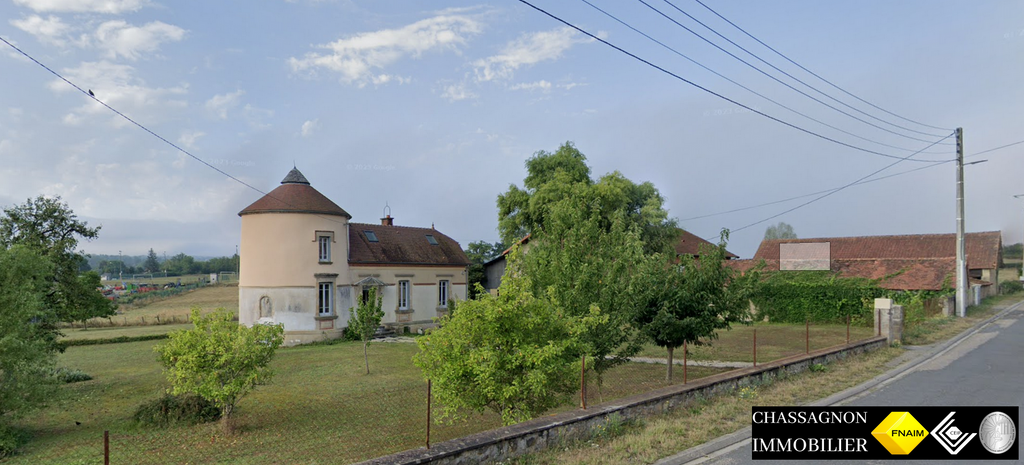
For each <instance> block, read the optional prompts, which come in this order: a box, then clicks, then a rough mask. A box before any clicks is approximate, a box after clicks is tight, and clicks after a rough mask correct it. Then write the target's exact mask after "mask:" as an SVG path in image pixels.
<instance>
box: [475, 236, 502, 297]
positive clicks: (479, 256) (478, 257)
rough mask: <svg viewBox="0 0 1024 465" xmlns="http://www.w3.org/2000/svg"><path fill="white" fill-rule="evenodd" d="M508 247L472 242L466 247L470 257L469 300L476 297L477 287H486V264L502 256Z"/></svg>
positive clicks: (496, 243) (498, 244)
mask: <svg viewBox="0 0 1024 465" xmlns="http://www.w3.org/2000/svg"><path fill="white" fill-rule="evenodd" d="M507 248H508V246H506V245H505V243H504V242H501V241H499V242H495V243H493V244H492V243H490V242H486V241H476V242H470V243H469V246H468V247H466V256H467V257H469V263H470V265H469V272H468V274H467V275H468V277H469V281H468V283H467V285H468V289H469V298H470V299H472V298H474V297H476V285H477V284H480V285H481V286H482V285H484V283H485V281H486V280H487V274H486V273H485V271H484V263H487V262H489V261H491V260H492V259H494V258H497V257H498V256H499V255H501V253H502V252H504V251H505V249H507Z"/></svg>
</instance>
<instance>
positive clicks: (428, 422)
mask: <svg viewBox="0 0 1024 465" xmlns="http://www.w3.org/2000/svg"><path fill="white" fill-rule="evenodd" d="M427 449H430V380H429V379H428V380H427Z"/></svg>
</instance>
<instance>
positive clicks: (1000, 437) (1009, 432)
mask: <svg viewBox="0 0 1024 465" xmlns="http://www.w3.org/2000/svg"><path fill="white" fill-rule="evenodd" d="M978 436H980V437H981V445H983V446H985V450H987V451H989V452H991V453H993V454H1002V453H1003V452H1006V451H1008V450H1010V446H1012V445H1013V442H1014V440H1015V439H1017V428H1016V427H1015V426H1013V419H1012V418H1010V416H1009V415H1007V414H1005V413H1003V412H992V413H990V414H988V415H985V419H984V420H981V431H980V432H979V434H978Z"/></svg>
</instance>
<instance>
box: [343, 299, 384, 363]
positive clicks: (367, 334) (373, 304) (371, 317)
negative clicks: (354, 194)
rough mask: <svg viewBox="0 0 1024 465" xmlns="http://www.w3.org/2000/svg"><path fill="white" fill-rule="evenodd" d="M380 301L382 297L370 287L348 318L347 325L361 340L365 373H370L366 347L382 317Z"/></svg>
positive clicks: (382, 311)
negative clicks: (367, 293)
mask: <svg viewBox="0 0 1024 465" xmlns="http://www.w3.org/2000/svg"><path fill="white" fill-rule="evenodd" d="M382 302H383V297H382V296H378V295H377V289H376V288H370V293H369V295H367V296H366V298H364V299H360V300H359V306H357V307H356V308H355V309H354V310H353V311H352V314H351V315H350V316H349V320H348V326H349V327H350V328H352V330H353V331H355V332H356V334H358V335H359V339H360V340H362V341H363V362H364V363H365V364H366V374H370V358H369V356H368V355H367V354H366V347H367V346H368V345H370V339H373V335H374V334H375V333H376V332H377V327H379V326H380V320H381V319H383V318H384V310H382V309H381V306H382Z"/></svg>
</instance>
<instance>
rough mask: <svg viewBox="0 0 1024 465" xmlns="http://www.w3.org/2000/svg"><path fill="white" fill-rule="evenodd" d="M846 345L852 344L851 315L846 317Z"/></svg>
mask: <svg viewBox="0 0 1024 465" xmlns="http://www.w3.org/2000/svg"><path fill="white" fill-rule="evenodd" d="M846 343H847V344H849V343H850V315H846Z"/></svg>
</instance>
